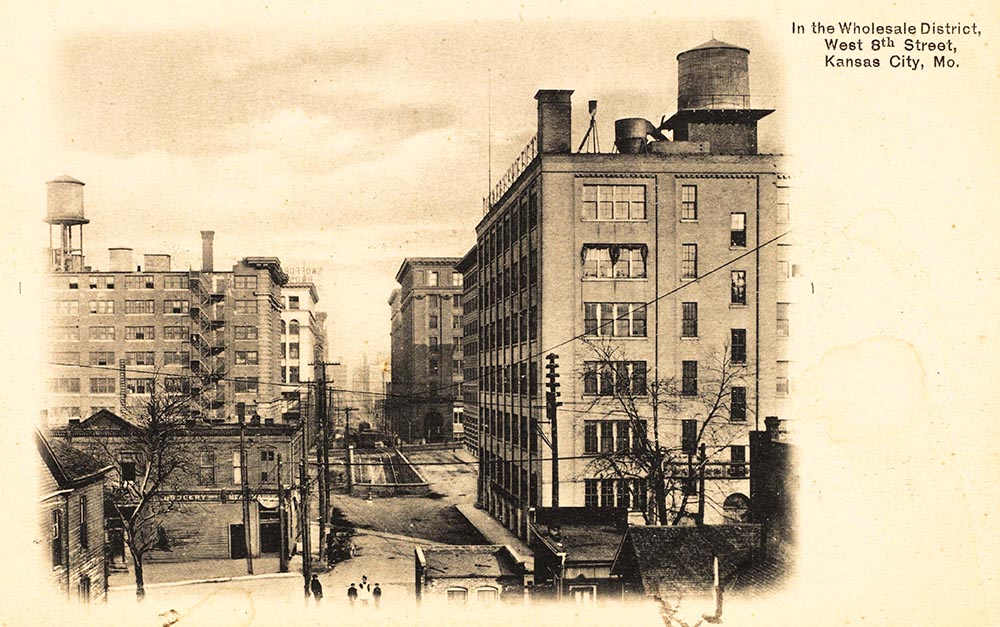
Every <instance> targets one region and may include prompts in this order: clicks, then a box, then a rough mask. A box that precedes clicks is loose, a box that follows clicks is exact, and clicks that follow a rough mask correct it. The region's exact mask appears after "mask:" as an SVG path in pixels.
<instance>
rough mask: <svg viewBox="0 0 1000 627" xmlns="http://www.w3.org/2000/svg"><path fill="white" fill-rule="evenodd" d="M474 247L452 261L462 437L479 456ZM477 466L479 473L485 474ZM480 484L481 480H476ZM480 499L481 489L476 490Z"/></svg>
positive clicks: (477, 326)
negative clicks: (456, 275)
mask: <svg viewBox="0 0 1000 627" xmlns="http://www.w3.org/2000/svg"><path fill="white" fill-rule="evenodd" d="M477 254H478V251H477V249H476V247H475V246H473V247H472V249H470V250H469V252H467V253H466V254H465V256H464V257H462V259H461V261H459V262H458V263H457V264H455V270H456V271H457V272H461V273H462V422H463V427H464V428H463V431H462V432H463V441H464V442H465V448H467V449H468V450H469V451H470V452H471V453H472V454H473V455H475V456H476V457H479V447H480V446H481V442H480V437H481V436H482V431H481V430H480V428H479V388H480V385H481V384H482V383H481V379H480V378H479V367H478V364H479V358H478V355H479V306H478V302H479V277H478V276H477V270H478V265H477V262H476V258H477ZM482 471H483V469H482V468H481V469H480V474H481V475H483V474H485V473H484V472H482ZM479 485H480V486H482V482H479ZM479 496H480V499H479V500H477V501H476V502H477V503H481V502H482V501H481V497H482V490H481V488H480V490H479Z"/></svg>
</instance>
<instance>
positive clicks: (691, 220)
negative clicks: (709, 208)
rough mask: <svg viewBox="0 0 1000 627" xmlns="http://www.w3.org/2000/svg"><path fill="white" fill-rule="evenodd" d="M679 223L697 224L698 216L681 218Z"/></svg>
mask: <svg viewBox="0 0 1000 627" xmlns="http://www.w3.org/2000/svg"><path fill="white" fill-rule="evenodd" d="M680 221H681V224H698V218H681V220H680Z"/></svg>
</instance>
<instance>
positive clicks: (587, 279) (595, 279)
mask: <svg viewBox="0 0 1000 627" xmlns="http://www.w3.org/2000/svg"><path fill="white" fill-rule="evenodd" d="M583 280H584V281H585V282H588V283H589V282H591V281H593V282H599V283H607V282H610V281H632V282H637V281H648V280H649V278H648V277H608V278H603V277H595V276H585V277H583Z"/></svg>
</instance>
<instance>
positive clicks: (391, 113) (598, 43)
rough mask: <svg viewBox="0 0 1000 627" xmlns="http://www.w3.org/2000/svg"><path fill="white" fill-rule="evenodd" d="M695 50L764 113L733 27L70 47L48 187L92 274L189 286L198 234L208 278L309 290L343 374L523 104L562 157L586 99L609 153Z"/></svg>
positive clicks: (467, 196)
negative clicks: (246, 271) (736, 51)
mask: <svg viewBox="0 0 1000 627" xmlns="http://www.w3.org/2000/svg"><path fill="white" fill-rule="evenodd" d="M713 35H714V36H715V37H717V38H719V39H722V40H724V41H728V42H731V43H734V44H738V45H741V46H745V47H747V48H750V49H751V57H750V58H751V60H752V63H751V93H752V96H753V98H754V101H755V102H756V103H758V106H774V104H775V103H776V102H778V101H779V95H780V94H779V93H778V92H779V90H780V82H779V78H780V77H779V69H778V68H779V66H778V64H777V63H776V60H775V57H774V51H773V50H771V49H770V47H769V46H767V45H765V42H766V40H765V39H764V38H763V37H762V36H761V35H760V33H759V32H758V30H757V29H756V28H755V27H754V25H753V24H752V23H746V22H739V21H737V22H704V21H703V22H678V21H676V20H674V21H667V20H643V21H620V22H612V23H594V22H587V21H572V20H571V21H563V20H561V21H559V22H553V21H545V20H535V21H522V20H517V21H513V20H509V19H507V20H485V21H484V20H467V21H445V22H440V21H439V22H429V21H423V22H421V21H407V22H404V21H399V22H393V21H389V22H386V21H377V22H371V23H361V22H359V23H356V24H354V25H353V26H352V27H341V28H338V29H336V30H334V31H329V30H326V29H317V30H309V29H306V30H303V29H297V30H294V31H293V30H288V31H284V32H282V31H280V30H279V29H271V28H266V27H259V28H247V27H246V25H245V24H243V23H236V24H234V25H233V26H232V27H227V26H226V25H222V26H216V27H206V26H201V25H195V26H193V27H173V28H156V27H155V26H154V27H143V28H137V29H131V30H130V29H129V28H121V27H118V28H114V29H108V28H101V27H96V28H85V29H73V30H70V31H68V32H66V33H65V34H63V35H61V36H59V37H58V38H57V41H56V44H55V45H54V46H53V47H52V48H51V55H52V57H51V64H52V65H51V67H52V70H53V71H52V72H51V73H50V74H49V78H48V81H49V83H48V85H47V89H46V91H47V93H48V95H49V97H50V98H51V121H52V132H53V139H54V144H55V151H54V152H53V154H51V155H50V158H49V162H50V166H49V167H50V168H51V170H50V171H49V173H48V174H46V177H48V178H54V177H55V176H58V175H61V174H69V175H71V176H73V177H75V178H77V179H79V180H82V181H84V182H85V183H86V188H85V198H86V200H85V202H86V213H87V217H88V218H89V219H90V220H91V223H90V225H88V226H87V227H85V228H86V236H85V238H86V239H85V244H86V248H87V250H86V251H85V253H86V254H87V257H88V263H89V264H90V265H92V266H94V267H96V268H100V267H106V266H107V263H108V260H107V250H106V249H107V248H108V247H113V246H129V247H132V248H134V249H135V251H136V253H138V254H142V253H167V254H171V255H172V256H173V264H174V267H175V268H186V267H189V266H191V267H194V268H197V267H198V266H199V265H200V236H199V233H198V232H199V231H200V230H214V231H215V233H216V236H215V251H216V252H215V256H216V264H215V265H216V268H225V267H229V266H230V264H232V263H233V262H235V261H236V260H237V259H238V258H241V257H243V256H247V255H268V256H277V257H279V258H280V259H281V260H282V262H283V265H284V266H285V267H286V268H288V269H290V270H292V271H295V272H297V273H301V272H302V271H303V270H305V271H308V272H309V274H310V276H312V277H313V279H314V280H315V282H316V283H317V287H318V288H319V294H320V308H321V309H324V310H326V311H328V312H329V313H330V318H329V320H330V322H329V324H328V331H329V333H330V334H331V340H332V341H331V348H330V356H331V358H335V359H344V360H347V361H348V362H353V361H355V360H356V359H358V358H359V355H360V353H361V352H367V353H369V354H371V355H372V356H374V355H377V354H380V353H381V354H384V353H387V352H388V347H389V307H388V305H387V303H386V301H387V299H388V296H389V294H390V292H391V290H392V289H393V288H394V287H395V286H396V284H395V279H394V277H395V273H396V271H397V270H398V268H399V266H400V264H401V263H402V260H403V259H404V258H405V257H413V256H454V257H461V256H462V255H463V254H464V253H465V252H466V251H467V250H468V249H469V247H470V246H471V245H472V244H473V243H474V241H475V226H476V223H477V222H478V221H479V219H480V217H481V215H482V197H483V195H485V193H486V190H487V189H488V182H489V181H490V179H491V172H492V179H493V180H494V181H495V180H496V179H497V178H499V176H500V174H502V172H503V171H504V170H505V169H506V168H507V166H508V165H509V163H510V162H511V161H512V160H513V158H514V157H515V156H516V154H517V153H519V152H520V150H521V148H522V147H523V146H524V145H525V144H526V143H527V142H528V141H529V139H530V138H531V137H532V135H533V134H534V132H535V124H536V109H535V107H536V102H535V100H534V94H535V92H536V91H537V90H538V89H540V88H560V89H563V88H565V89H573V90H575V93H574V133H573V135H574V143H575V144H578V143H579V142H580V140H581V139H582V137H583V134H584V132H585V131H586V128H587V124H588V122H589V119H588V114H587V101H588V100H591V99H596V100H598V101H599V105H598V123H599V127H598V133H599V137H600V138H601V140H602V146H601V147H602V150H604V151H610V150H611V149H612V145H613V141H614V127H613V124H614V120H615V119H617V118H621V117H646V118H649V119H651V120H654V121H659V119H660V117H661V116H664V115H666V116H669V115H670V114H672V113H673V112H674V110H675V103H676V77H677V69H676V60H675V57H676V55H677V54H678V53H679V52H681V51H683V50H685V49H687V48H690V47H693V46H695V45H698V44H700V43H702V42H704V41H707V40H708V39H710V38H711V37H712V36H713ZM773 117H777V116H773ZM778 126H779V120H777V119H775V120H774V121H773V122H772V121H771V120H770V119H768V120H765V121H764V122H763V123H762V131H761V132H762V137H761V145H762V147H763V149H764V150H767V151H770V152H780V150H781V142H780V141H779V133H778ZM43 182H44V181H43V180H41V179H40V180H38V189H39V190H41V191H44V189H43V188H44V186H43ZM43 210H44V208H43V207H42V206H41V205H39V207H38V212H39V215H41V212H42V211H43ZM44 237H45V233H44V225H43V227H41V228H39V241H40V242H42V241H44Z"/></svg>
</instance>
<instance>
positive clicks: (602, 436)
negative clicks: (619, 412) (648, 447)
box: [583, 420, 647, 453]
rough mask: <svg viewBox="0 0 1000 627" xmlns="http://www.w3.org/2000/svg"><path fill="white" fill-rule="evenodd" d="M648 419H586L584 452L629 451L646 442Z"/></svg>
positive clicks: (584, 424) (584, 425)
mask: <svg viewBox="0 0 1000 627" xmlns="http://www.w3.org/2000/svg"><path fill="white" fill-rule="evenodd" d="M646 434H647V431H646V421H644V420H643V421H636V422H635V424H633V423H632V422H631V421H629V420H603V421H595V420H585V421H584V422H583V452H584V453H627V452H629V451H630V450H633V449H634V448H636V447H638V446H639V443H640V442H645V441H646V438H647V435H646Z"/></svg>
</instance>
